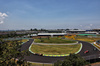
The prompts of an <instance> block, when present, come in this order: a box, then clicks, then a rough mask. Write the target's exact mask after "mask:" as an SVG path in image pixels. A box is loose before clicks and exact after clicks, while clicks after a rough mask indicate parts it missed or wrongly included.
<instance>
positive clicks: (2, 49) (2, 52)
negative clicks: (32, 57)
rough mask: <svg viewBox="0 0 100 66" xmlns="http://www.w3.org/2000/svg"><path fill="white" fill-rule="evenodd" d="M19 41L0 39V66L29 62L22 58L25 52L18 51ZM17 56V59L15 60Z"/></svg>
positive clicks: (13, 65) (17, 65) (16, 65)
mask: <svg viewBox="0 0 100 66" xmlns="http://www.w3.org/2000/svg"><path fill="white" fill-rule="evenodd" d="M20 43H21V42H19V41H3V40H0V66H21V65H25V66H28V65H29V64H28V63H27V62H25V60H22V59H23V57H24V54H27V52H24V51H20V50H18V49H20V47H21V45H20ZM17 58H18V60H16V59H17Z"/></svg>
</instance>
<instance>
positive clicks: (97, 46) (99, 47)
mask: <svg viewBox="0 0 100 66" xmlns="http://www.w3.org/2000/svg"><path fill="white" fill-rule="evenodd" d="M93 45H94V46H95V47H96V48H98V50H100V46H99V45H97V44H96V43H95V42H94V43H93Z"/></svg>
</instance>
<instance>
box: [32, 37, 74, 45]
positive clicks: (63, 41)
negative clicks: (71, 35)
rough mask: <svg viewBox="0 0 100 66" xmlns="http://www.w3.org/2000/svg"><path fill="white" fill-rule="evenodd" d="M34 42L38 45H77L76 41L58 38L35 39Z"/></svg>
mask: <svg viewBox="0 0 100 66" xmlns="http://www.w3.org/2000/svg"><path fill="white" fill-rule="evenodd" d="M34 42H36V43H58V44H61V43H76V41H74V40H71V39H61V38H57V37H53V38H40V39H35V40H34Z"/></svg>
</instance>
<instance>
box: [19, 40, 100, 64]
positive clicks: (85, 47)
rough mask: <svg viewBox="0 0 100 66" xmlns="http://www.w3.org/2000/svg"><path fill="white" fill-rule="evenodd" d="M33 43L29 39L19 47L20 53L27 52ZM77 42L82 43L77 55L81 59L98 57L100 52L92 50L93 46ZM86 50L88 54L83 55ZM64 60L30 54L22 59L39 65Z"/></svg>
mask: <svg viewBox="0 0 100 66" xmlns="http://www.w3.org/2000/svg"><path fill="white" fill-rule="evenodd" d="M33 41H34V40H33V39H29V41H28V42H26V43H24V44H23V45H22V47H21V51H23V50H28V49H29V47H30V45H31V44H32V42H33ZM79 42H81V43H82V46H83V47H82V49H81V51H80V52H79V53H78V54H80V55H81V56H82V57H83V58H85V59H86V60H89V59H94V58H98V57H100V51H99V50H93V49H94V48H95V47H94V46H93V45H91V44H90V43H88V42H83V41H79ZM86 50H89V53H86V54H85V53H84V51H86ZM64 58H65V57H46V56H39V55H34V54H32V53H31V52H30V55H29V56H24V59H25V60H26V61H30V62H39V63H54V62H56V61H57V60H64Z"/></svg>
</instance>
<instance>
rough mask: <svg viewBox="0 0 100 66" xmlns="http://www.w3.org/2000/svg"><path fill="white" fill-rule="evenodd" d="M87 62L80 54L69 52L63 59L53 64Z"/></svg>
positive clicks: (69, 65)
mask: <svg viewBox="0 0 100 66" xmlns="http://www.w3.org/2000/svg"><path fill="white" fill-rule="evenodd" d="M86 64H88V62H86V61H85V60H84V59H83V58H82V57H81V56H80V55H78V54H70V55H69V56H67V57H66V58H65V60H64V61H57V62H56V63H54V66H84V65H86Z"/></svg>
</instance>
